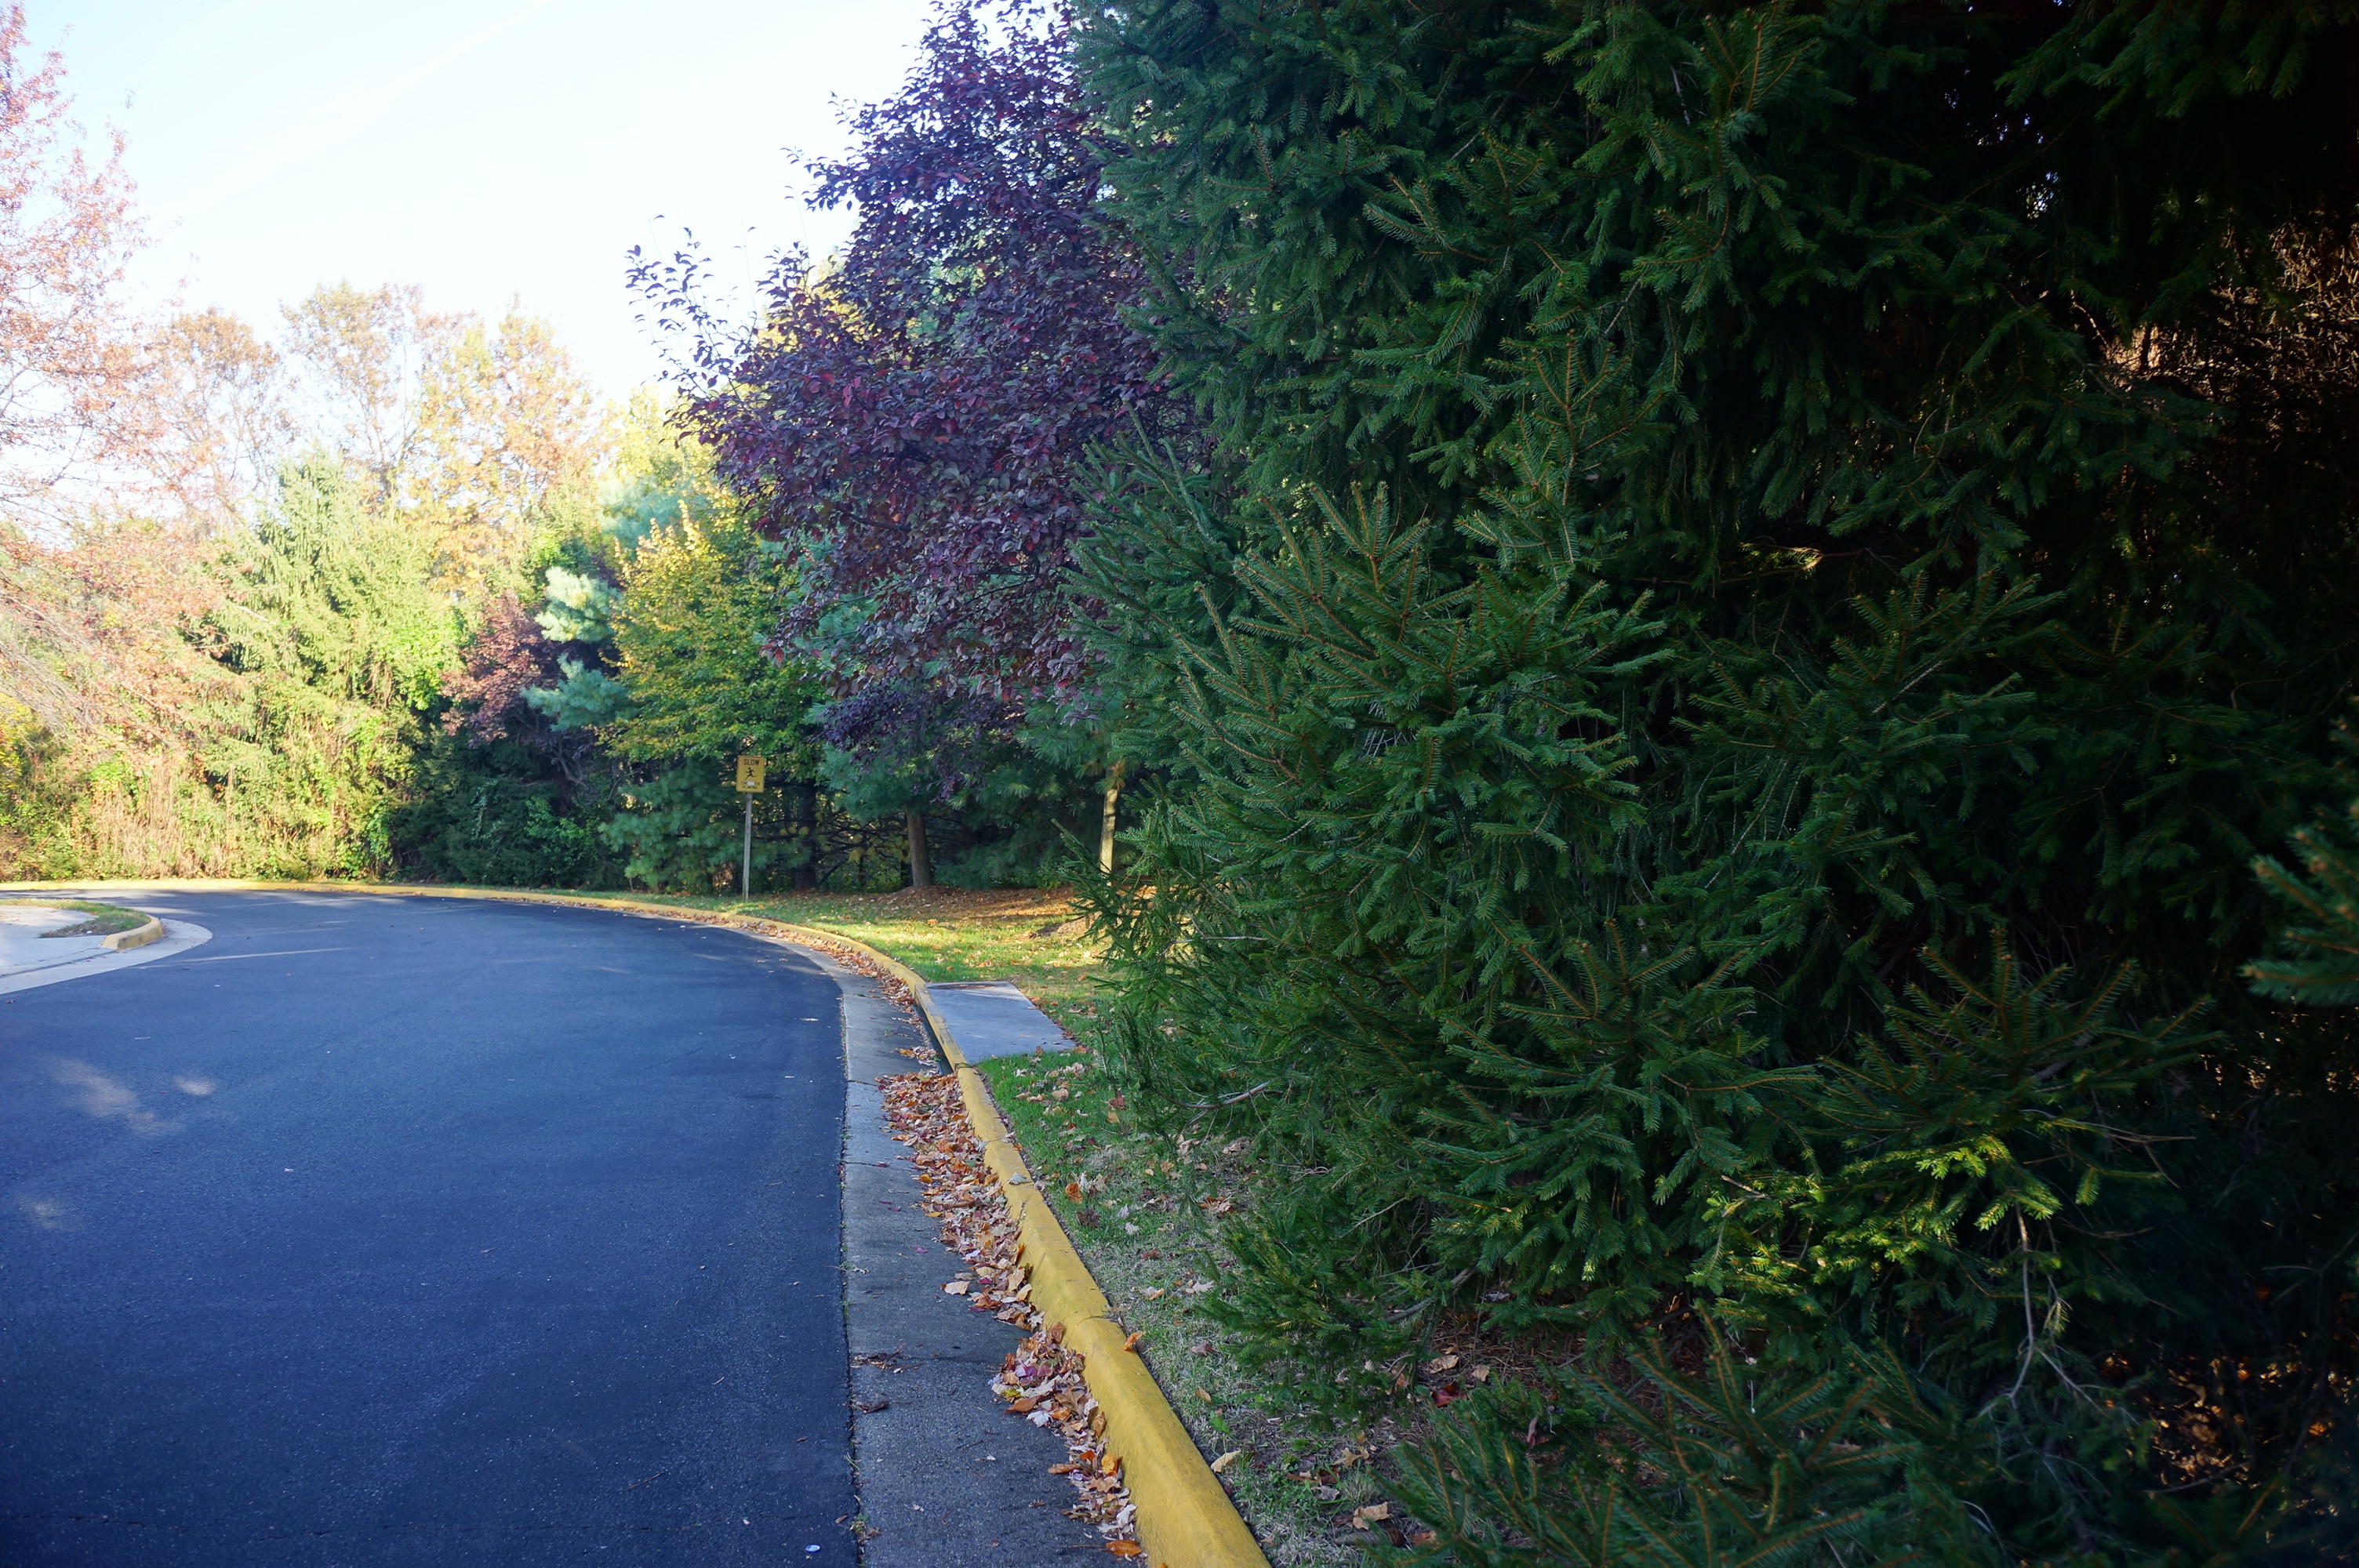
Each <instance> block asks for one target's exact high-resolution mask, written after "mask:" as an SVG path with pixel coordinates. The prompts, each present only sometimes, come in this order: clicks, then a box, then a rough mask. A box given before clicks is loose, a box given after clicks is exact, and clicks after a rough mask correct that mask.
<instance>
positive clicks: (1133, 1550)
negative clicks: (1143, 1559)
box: [1106, 1541, 1147, 1557]
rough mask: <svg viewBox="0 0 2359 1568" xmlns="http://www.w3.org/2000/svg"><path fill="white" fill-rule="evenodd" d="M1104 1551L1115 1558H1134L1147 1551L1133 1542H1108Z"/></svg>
mask: <svg viewBox="0 0 2359 1568" xmlns="http://www.w3.org/2000/svg"><path fill="white" fill-rule="evenodd" d="M1106 1550H1107V1551H1108V1552H1113V1553H1114V1555H1115V1556H1116V1557H1136V1556H1137V1555H1138V1554H1139V1553H1140V1552H1144V1551H1146V1550H1147V1549H1146V1548H1145V1547H1143V1546H1141V1545H1139V1544H1138V1542H1136V1541H1107V1542H1106Z"/></svg>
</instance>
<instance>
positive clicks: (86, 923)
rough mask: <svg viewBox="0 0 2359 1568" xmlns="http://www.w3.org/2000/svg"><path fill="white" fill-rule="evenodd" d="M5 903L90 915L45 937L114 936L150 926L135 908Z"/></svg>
mask: <svg viewBox="0 0 2359 1568" xmlns="http://www.w3.org/2000/svg"><path fill="white" fill-rule="evenodd" d="M5 903H7V904H10V905H17V906H24V905H29V906H30V907H32V908H34V909H70V910H73V911H75V912H76V913H78V914H87V915H89V916H90V918H89V919H88V920H78V921H75V922H74V923H73V924H72V925H60V926H59V927H57V928H56V929H55V930H53V931H44V932H42V933H41V935H44V936H112V935H114V934H115V933H116V932H118V931H132V930H136V929H137V928H138V927H140V926H142V925H147V916H146V915H144V914H140V913H139V912H138V911H137V910H136V909H125V908H123V907H122V906H121V905H120V904H113V903H91V902H90V901H89V900H87V899H80V898H11V899H8V900H6V901H5Z"/></svg>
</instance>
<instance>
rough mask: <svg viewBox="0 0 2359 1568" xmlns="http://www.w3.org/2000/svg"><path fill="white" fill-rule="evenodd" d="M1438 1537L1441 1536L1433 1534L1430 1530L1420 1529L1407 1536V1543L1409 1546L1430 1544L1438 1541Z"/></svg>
mask: <svg viewBox="0 0 2359 1568" xmlns="http://www.w3.org/2000/svg"><path fill="white" fill-rule="evenodd" d="M1440 1539H1441V1537H1440V1536H1438V1535H1436V1534H1434V1533H1433V1531H1431V1530H1419V1531H1418V1532H1417V1533H1416V1534H1415V1535H1412V1536H1410V1537H1409V1538H1408V1543H1409V1544H1410V1545H1411V1546H1431V1545H1432V1544H1433V1543H1434V1542H1435V1541H1440Z"/></svg>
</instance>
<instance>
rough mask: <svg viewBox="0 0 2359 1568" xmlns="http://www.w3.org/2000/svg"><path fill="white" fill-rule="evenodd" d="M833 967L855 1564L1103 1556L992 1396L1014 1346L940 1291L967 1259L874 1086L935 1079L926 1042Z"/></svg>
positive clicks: (1033, 1430)
mask: <svg viewBox="0 0 2359 1568" xmlns="http://www.w3.org/2000/svg"><path fill="white" fill-rule="evenodd" d="M829 968H830V971H831V972H832V973H833V974H834V975H835V976H836V979H837V983H838V984H839V985H841V986H842V987H843V1042H844V1076H845V1085H844V1117H843V1128H844V1150H843V1262H844V1273H843V1281H844V1291H843V1307H844V1326H845V1331H846V1339H847V1341H848V1342H849V1345H850V1347H851V1351H852V1409H853V1417H852V1431H853V1454H854V1460H853V1463H854V1465H855V1466H856V1468H857V1471H858V1476H859V1487H860V1510H861V1516H862V1519H863V1522H864V1524H865V1526H866V1527H867V1530H869V1531H871V1532H873V1533H872V1534H871V1535H870V1536H869V1539H868V1540H867V1541H866V1543H865V1545H864V1548H863V1550H862V1553H861V1563H862V1568H966V1565H968V1564H982V1563H1057V1562H1062V1561H1066V1560H1068V1559H1069V1558H1070V1557H1071V1556H1073V1555H1075V1554H1082V1555H1090V1556H1103V1555H1104V1552H1105V1542H1104V1541H1103V1540H1101V1539H1099V1537H1098V1535H1097V1533H1096V1531H1094V1530H1092V1529H1091V1528H1090V1527H1089V1526H1088V1525H1086V1524H1082V1523H1081V1522H1079V1521H1077V1520H1074V1519H1067V1518H1066V1517H1065V1510H1066V1509H1069V1508H1071V1507H1072V1506H1073V1501H1074V1498H1073V1491H1072V1487H1071V1486H1070V1485H1069V1484H1068V1483H1066V1482H1065V1481H1064V1480H1063V1479H1062V1478H1061V1477H1059V1476H1051V1475H1049V1465H1056V1464H1060V1463H1062V1462H1063V1461H1064V1460H1065V1459H1066V1457H1067V1454H1066V1453H1065V1445H1064V1443H1063V1442H1062V1440H1060V1438H1059V1437H1058V1436H1057V1435H1056V1434H1055V1433H1053V1432H1049V1431H1044V1430H1041V1429H1039V1428H1038V1427H1035V1426H1033V1425H1032V1424H1031V1423H1030V1422H1025V1421H1021V1420H1018V1419H1017V1418H1016V1417H1015V1416H1012V1415H1010V1414H1008V1413H1007V1411H1006V1406H1005V1405H1004V1404H1003V1403H1002V1402H1001V1400H1000V1399H999V1396H998V1395H996V1394H995V1393H993V1392H992V1391H991V1378H992V1374H993V1373H995V1372H996V1371H997V1370H998V1369H999V1364H1000V1361H1001V1358H1002V1357H1005V1356H1006V1354H1007V1353H1008V1352H1009V1351H1010V1350H1013V1349H1014V1348H1016V1344H1017V1342H1018V1341H1019V1340H1020V1339H1021V1338H1022V1337H1023V1336H1022V1335H1021V1334H1020V1333H1019V1332H1018V1331H1017V1330H1016V1328H1014V1327H1012V1326H1011V1325H1007V1324H1004V1323H1001V1322H1000V1321H998V1319H996V1318H995V1317H993V1316H991V1315H989V1314H985V1313H979V1312H975V1311H973V1309H972V1308H971V1307H970V1306H969V1305H968V1303H967V1301H966V1298H964V1297H963V1296H952V1295H945V1294H944V1293H943V1292H942V1286H943V1285H944V1284H946V1283H948V1282H949V1281H950V1280H951V1277H952V1276H953V1275H955V1274H956V1273H957V1272H958V1271H959V1270H960V1269H961V1268H962V1262H961V1260H960V1259H959V1257H958V1255H957V1254H956V1253H954V1252H952V1251H951V1249H949V1248H947V1247H945V1246H943V1245H942V1242H941V1238H940V1230H939V1228H938V1227H937V1226H936V1225H935V1222H934V1221H933V1220H932V1219H931V1218H929V1217H928V1216H927V1214H926V1210H925V1195H924V1194H923V1193H922V1192H921V1191H919V1186H918V1174H917V1168H916V1166H915V1165H914V1164H913V1163H912V1162H910V1159H909V1152H908V1149H906V1148H904V1147H903V1146H902V1145H900V1144H898V1143H896V1142H894V1141H892V1139H891V1138H890V1137H888V1136H887V1135H886V1127H885V1097H884V1092H883V1090H882V1089H880V1088H879V1087H877V1082H876V1080H877V1079H879V1078H882V1077H885V1076H889V1075H893V1074H897V1073H917V1072H929V1071H938V1070H939V1067H938V1065H936V1061H935V1054H934V1050H933V1047H932V1045H931V1044H930V1043H929V1041H928V1040H927V1038H926V1035H925V1033H924V1032H923V1031H922V1029H921V1028H920V1027H919V1025H918V1024H916V1023H914V1022H911V1021H910V1020H909V1019H908V1018H907V1017H906V1016H904V1015H903V1014H902V1013H901V1012H899V1011H897V1010H896V1009H895V1008H894V1007H893V1006H892V1005H891V1004H890V1003H888V1002H886V1000H884V998H883V997H882V996H881V995H879V994H878V992H877V990H876V987H875V982H874V981H872V980H869V979H866V978H865V977H864V976H861V975H857V974H853V973H852V972H851V971H850V970H848V969H843V968H840V967H838V966H836V965H834V964H832V963H830V964H829ZM1011 989H1012V988H1011ZM940 995H941V992H940V989H936V991H935V996H936V998H937V1000H938V1001H939V999H940ZM1025 1006H1026V1007H1027V1008H1028V1007H1030V1006H1031V1004H1030V1003H1029V1002H1026V1003H1025ZM959 1027H960V1028H961V1030H962V1033H960V1036H959V1039H960V1044H962V1046H963V1045H964V1044H965V1041H966V1036H965V1034H964V1033H963V1025H960V1026H959ZM1052 1027H1053V1026H1052ZM910 1051H914V1052H916V1053H917V1054H916V1055H914V1056H912V1055H907V1054H903V1053H904V1052H910Z"/></svg>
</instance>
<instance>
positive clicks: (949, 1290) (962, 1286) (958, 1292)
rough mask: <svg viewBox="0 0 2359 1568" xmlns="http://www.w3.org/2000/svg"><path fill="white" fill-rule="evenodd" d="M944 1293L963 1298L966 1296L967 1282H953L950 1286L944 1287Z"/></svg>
mask: <svg viewBox="0 0 2359 1568" xmlns="http://www.w3.org/2000/svg"><path fill="white" fill-rule="evenodd" d="M942 1293H943V1294H945V1295H951V1296H962V1295H964V1294H966V1281H964V1280H952V1281H951V1282H950V1283H949V1284H947V1285H944V1286H943V1287H942Z"/></svg>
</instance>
